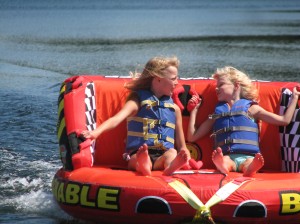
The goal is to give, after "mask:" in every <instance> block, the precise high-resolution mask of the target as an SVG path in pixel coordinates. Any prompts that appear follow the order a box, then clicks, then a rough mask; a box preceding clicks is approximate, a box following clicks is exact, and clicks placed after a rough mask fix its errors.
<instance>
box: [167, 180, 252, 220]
mask: <svg viewBox="0 0 300 224" xmlns="http://www.w3.org/2000/svg"><path fill="white" fill-rule="evenodd" d="M252 179H253V178H250V177H238V178H236V179H234V180H232V181H230V182H229V183H227V184H225V185H224V186H223V187H221V188H220V189H219V190H218V191H217V192H216V193H215V194H214V195H213V196H212V197H211V198H210V199H209V200H208V201H207V202H206V204H205V205H204V204H203V203H202V202H201V200H200V199H199V198H198V197H197V196H196V195H195V194H194V192H193V191H192V190H191V189H190V188H188V187H187V186H186V185H185V184H183V183H181V182H180V181H178V180H174V181H171V182H169V183H168V184H169V185H170V186H171V187H172V188H173V189H174V190H176V191H177V192H178V193H179V194H180V195H181V197H182V198H183V199H184V200H185V201H186V202H187V203H189V205H190V206H192V207H193V208H194V209H195V210H197V212H196V214H195V216H194V218H193V221H192V222H193V223H211V224H215V222H214V220H213V218H212V216H211V211H210V208H211V207H212V206H214V205H216V204H218V203H220V202H222V201H225V200H226V198H228V197H229V196H230V195H231V194H232V193H233V192H235V191H236V190H237V189H238V188H240V187H241V186H242V185H243V184H244V183H246V182H248V181H250V180H252Z"/></svg>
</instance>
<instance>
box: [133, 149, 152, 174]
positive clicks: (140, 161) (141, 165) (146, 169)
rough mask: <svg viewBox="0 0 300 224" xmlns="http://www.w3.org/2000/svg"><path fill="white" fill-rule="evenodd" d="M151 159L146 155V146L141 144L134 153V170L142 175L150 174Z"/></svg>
mask: <svg viewBox="0 0 300 224" xmlns="http://www.w3.org/2000/svg"><path fill="white" fill-rule="evenodd" d="M150 163H151V161H150V160H149V155H148V146H147V145H146V144H143V145H142V146H141V147H140V148H139V149H138V151H137V153H136V171H138V172H139V173H141V174H142V175H144V176H147V175H148V176H150V175H151V164H150Z"/></svg>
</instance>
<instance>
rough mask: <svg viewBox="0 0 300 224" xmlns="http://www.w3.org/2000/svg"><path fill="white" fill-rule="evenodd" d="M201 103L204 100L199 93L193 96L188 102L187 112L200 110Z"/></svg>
mask: <svg viewBox="0 0 300 224" xmlns="http://www.w3.org/2000/svg"><path fill="white" fill-rule="evenodd" d="M201 102H202V98H200V97H199V95H198V94H197V93H196V94H194V95H192V98H191V99H190V100H189V102H188V105H187V110H188V111H189V112H191V111H192V110H194V109H198V108H199V107H200V105H201Z"/></svg>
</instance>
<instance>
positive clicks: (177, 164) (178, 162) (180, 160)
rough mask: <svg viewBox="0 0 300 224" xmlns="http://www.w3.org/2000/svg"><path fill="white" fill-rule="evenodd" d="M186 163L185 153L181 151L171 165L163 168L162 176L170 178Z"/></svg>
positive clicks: (186, 156)
mask: <svg viewBox="0 0 300 224" xmlns="http://www.w3.org/2000/svg"><path fill="white" fill-rule="evenodd" d="M187 161H188V155H187V153H186V151H184V150H181V151H180V152H179V153H178V154H177V156H176V157H175V159H174V160H173V161H172V162H171V164H170V165H169V166H168V167H166V168H165V170H164V172H163V175H166V176H170V175H171V174H172V173H173V172H175V171H176V170H178V169H180V168H181V167H182V166H183V165H185V164H186V163H187Z"/></svg>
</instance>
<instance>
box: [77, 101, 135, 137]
mask: <svg viewBox="0 0 300 224" xmlns="http://www.w3.org/2000/svg"><path fill="white" fill-rule="evenodd" d="M138 109H139V105H138V102H137V101H136V100H129V101H127V102H126V103H125V105H124V107H123V108H122V109H121V110H120V111H119V112H118V113H117V114H115V115H114V116H113V117H111V118H109V119H107V120H106V121H104V122H103V123H102V124H101V125H100V126H99V127H97V128H96V129H95V130H93V131H83V132H82V135H83V136H84V137H85V138H90V139H96V138H98V137H99V136H100V135H101V134H102V133H103V132H106V131H108V130H111V129H113V128H115V127H117V126H118V125H119V124H120V123H121V122H122V121H123V120H124V119H126V118H127V117H129V116H130V115H133V114H136V113H137V111H138Z"/></svg>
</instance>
